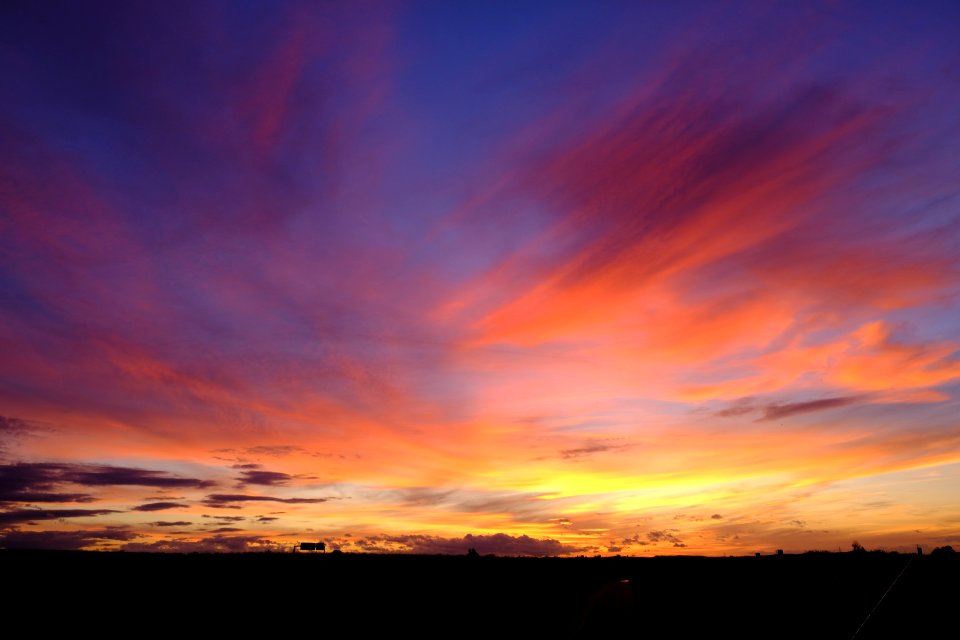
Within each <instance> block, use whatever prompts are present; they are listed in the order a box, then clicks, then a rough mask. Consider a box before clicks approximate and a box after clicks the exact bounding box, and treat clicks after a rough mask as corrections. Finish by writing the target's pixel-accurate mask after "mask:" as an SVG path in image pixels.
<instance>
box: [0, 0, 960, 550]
mask: <svg viewBox="0 0 960 640" xmlns="http://www.w3.org/2000/svg"><path fill="white" fill-rule="evenodd" d="M958 25H960V6H958V5H957V4H956V3H953V2H943V3H935V2H875V1H874V2H863V3H857V2H840V3H837V2H811V3H770V2H758V3H750V2H729V3H716V2H703V3H700V2H643V3H635V2H526V1H521V2H483V3H472V2H392V3H378V2H334V3H324V2H319V1H312V2H252V1H240V0H237V1H233V2H213V1H201V2H163V3H156V2H138V1H133V2H130V1H123V2H107V1H99V0H98V1H96V2H82V3H77V2H53V1H51V2H20V1H16V0H15V1H12V2H4V3H3V6H2V8H0V94H2V96H3V99H2V100H0V547H7V548H16V547H40V548H62V549H81V548H83V549H103V550H108V549H109V550H117V549H125V550H131V551H133V550H141V551H192V550H200V551H247V550H267V549H271V550H278V549H290V548H291V546H292V545H293V544H294V543H296V542H298V541H317V540H322V541H326V542H327V544H328V545H329V546H330V548H337V549H342V550H343V551H352V552H416V553H457V554H460V553H465V552H466V550H467V549H468V548H476V549H477V550H478V551H479V552H480V553H497V554H505V555H581V554H586V555H596V554H601V555H614V554H623V555H638V556H641V555H642V556H647V555H664V554H698V555H729V554H752V553H754V552H764V553H769V552H772V551H774V550H776V549H784V550H786V551H787V552H800V551H804V550H813V549H817V550H821V549H823V550H837V549H843V550H848V549H849V548H850V546H851V543H852V541H854V540H857V541H859V542H860V543H861V544H863V545H864V546H865V547H867V548H868V549H886V550H912V549H914V548H915V545H917V544H920V545H924V546H925V547H934V546H939V545H945V544H951V543H952V544H954V545H956V544H957V543H958V542H960V499H958V498H960V495H958V487H960V303H958V294H960V155H958V154H957V149H958V148H960V117H958V113H960V26H958Z"/></svg>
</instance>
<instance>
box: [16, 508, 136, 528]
mask: <svg viewBox="0 0 960 640" xmlns="http://www.w3.org/2000/svg"><path fill="white" fill-rule="evenodd" d="M108 513H122V512H120V511H117V510H115V509H14V510H11V511H0V527H4V526H10V525H13V524H16V523H18V522H31V521H33V520H60V519H62V518H93V517H96V516H104V515H107V514H108Z"/></svg>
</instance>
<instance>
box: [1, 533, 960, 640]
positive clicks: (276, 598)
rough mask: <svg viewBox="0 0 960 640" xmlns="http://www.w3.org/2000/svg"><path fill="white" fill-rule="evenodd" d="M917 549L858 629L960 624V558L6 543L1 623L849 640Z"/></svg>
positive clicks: (902, 631) (111, 631) (915, 631)
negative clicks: (269, 550)
mask: <svg viewBox="0 0 960 640" xmlns="http://www.w3.org/2000/svg"><path fill="white" fill-rule="evenodd" d="M958 555H960V554H958ZM908 562H910V563H911V564H910V565H909V566H907V568H906V571H904V572H903V575H902V578H901V579H900V581H899V582H898V583H897V585H896V586H895V587H894V588H893V589H892V590H891V591H890V593H889V594H888V595H887V596H886V599H885V600H884V602H883V603H882V604H881V605H880V607H879V608H877V610H876V612H875V613H874V614H873V616H872V617H871V619H870V620H869V621H868V622H867V624H866V625H865V626H864V628H863V629H862V630H861V632H860V634H859V636H858V638H865V639H876V638H935V637H957V636H956V635H955V634H956V633H957V626H956V625H955V623H954V622H953V616H952V607H954V606H956V604H957V602H960V597H958V596H960V588H958V584H960V582H958V581H960V560H958V558H956V557H944V558H931V557H928V556H925V557H913V556H908V555H898V554H882V553H843V554H839V553H838V554H827V553H822V554H821V553H816V554H814V553H811V554H800V555H784V556H764V557H760V558H755V557H738V558H690V557H671V558H494V557H479V558H477V557H472V558H471V557H466V556H457V557H453V556H399V555H398V556H384V555H348V554H329V553H328V554H297V555H293V554H277V553H273V554H224V555H202V554H191V555H175V554H137V553H93V552H86V553H85V552H50V551H33V552H31V551H0V571H2V574H0V575H2V578H3V584H4V591H5V592H6V593H5V595H4V596H3V598H4V603H3V604H4V606H3V610H4V611H5V618H6V620H7V621H8V622H7V623H5V626H6V625H8V624H12V621H13V620H24V621H29V622H30V624H31V628H33V629H36V631H37V633H39V634H40V635H42V636H44V637H46V636H47V635H48V632H49V633H54V632H58V633H63V632H69V631H75V632H77V633H80V632H83V633H84V635H86V634H88V633H90V632H93V633H95V634H96V635H98V636H99V637H116V636H124V637H137V635H138V634H141V633H146V632H147V631H149V632H150V635H151V636H153V635H155V634H157V635H159V636H161V637H164V636H170V635H174V634H175V635H176V636H177V637H181V636H186V637H198V636H199V637H202V636H204V635H207V636H208V637H214V638H220V637H226V636H227V635H228V634H240V635H241V637H250V636H255V635H262V636H264V637H283V636H287V635H289V636H295V637H314V636H316V637H320V636H321V635H323V634H327V635H329V634H334V637H358V638H359V637H367V636H368V635H370V634H374V633H377V634H383V633H399V632H401V631H402V632H405V633H411V632H412V633H414V634H416V635H418V636H421V637H422V636H425V635H429V636H443V637H464V636H478V635H489V634H496V635H497V636H498V637H514V636H517V635H527V636H532V637H536V638H540V637H561V638H565V637H616V638H621V637H623V638H656V637H671V638H699V637H712V636H716V635H718V634H722V635H723V636H724V637H733V638H817V639H830V638H843V639H846V638H850V637H851V636H852V635H853V634H854V633H855V632H856V631H857V628H858V627H859V626H860V624H861V623H862V622H863V620H864V619H865V618H866V617H867V614H868V613H869V612H870V611H871V610H872V609H873V607H874V605H876V603H877V601H878V600H879V599H880V598H881V596H882V595H883V594H884V592H886V591H887V589H888V587H889V586H890V584H891V583H892V582H893V581H894V579H895V578H896V577H897V575H898V574H900V573H901V571H902V570H903V569H904V567H905V566H906V565H907V563H908ZM944 629H945V630H947V635H943V630H944ZM951 629H952V631H950V630H951ZM41 632H42V633H41ZM950 633H953V634H954V635H953V636H950ZM52 637H57V636H52Z"/></svg>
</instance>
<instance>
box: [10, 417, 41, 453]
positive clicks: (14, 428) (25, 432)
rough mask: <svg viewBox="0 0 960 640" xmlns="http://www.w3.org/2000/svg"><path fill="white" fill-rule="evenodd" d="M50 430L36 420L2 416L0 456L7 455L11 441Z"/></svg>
mask: <svg viewBox="0 0 960 640" xmlns="http://www.w3.org/2000/svg"><path fill="white" fill-rule="evenodd" d="M49 430H50V429H49V428H46V427H43V426H41V425H40V424H38V423H36V422H31V421H28V420H21V419H19V418H11V417H8V416H0V457H3V456H5V455H6V453H7V449H8V447H9V445H10V443H12V442H17V441H20V440H21V439H23V438H26V437H29V436H35V435H38V434H40V433H43V432H44V431H49Z"/></svg>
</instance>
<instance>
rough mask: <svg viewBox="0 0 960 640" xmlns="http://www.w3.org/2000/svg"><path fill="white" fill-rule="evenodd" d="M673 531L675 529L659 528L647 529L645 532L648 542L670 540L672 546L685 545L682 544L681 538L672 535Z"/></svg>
mask: <svg viewBox="0 0 960 640" xmlns="http://www.w3.org/2000/svg"><path fill="white" fill-rule="evenodd" d="M674 531H676V529H664V530H661V531H656V530H655V531H648V532H647V539H648V540H649V541H650V542H654V543H656V542H672V543H673V546H675V547H677V546H685V545H684V544H683V540H681V539H680V538H678V537H677V536H676V535H674V533H673V532H674Z"/></svg>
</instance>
